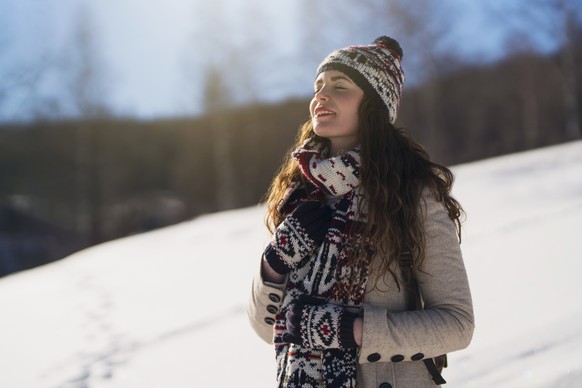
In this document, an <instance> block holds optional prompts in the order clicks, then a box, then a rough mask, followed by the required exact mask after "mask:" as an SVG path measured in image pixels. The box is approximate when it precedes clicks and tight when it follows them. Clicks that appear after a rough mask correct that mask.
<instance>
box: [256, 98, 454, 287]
mask: <svg viewBox="0 0 582 388" xmlns="http://www.w3.org/2000/svg"><path fill="white" fill-rule="evenodd" d="M358 123H359V124H358V136H359V141H360V152H361V166H360V169H361V170H360V187H361V188H363V193H364V198H365V201H363V202H364V203H365V204H366V206H367V209H365V210H367V223H366V224H365V225H364V226H363V228H362V229H360V230H358V233H361V235H360V238H359V239H358V241H359V242H363V241H367V242H369V244H370V245H371V247H372V248H373V249H374V251H375V252H376V253H377V254H380V258H381V266H380V268H379V272H380V273H379V275H380V276H378V277H381V276H383V275H384V274H386V273H390V274H391V275H392V276H393V277H394V279H395V280H396V283H397V284H399V282H398V278H397V276H396V274H395V273H394V271H393V268H394V266H393V264H402V263H401V257H403V255H405V254H406V253H407V252H409V253H410V254H411V255H412V256H413V263H414V264H413V265H414V266H415V267H416V268H417V269H419V270H422V263H423V261H424V257H425V236H424V229H423V214H422V211H421V209H422V206H421V197H422V192H423V190H429V191H430V193H431V194H432V195H433V196H434V197H435V198H436V199H437V200H438V201H440V202H442V203H443V204H444V206H445V208H446V210H447V212H448V215H449V218H450V219H451V220H452V221H453V222H454V223H455V226H456V229H457V235H458V238H459V243H460V241H461V217H462V215H463V214H464V213H463V209H462V208H461V205H460V204H459V203H458V202H457V201H456V200H455V199H454V198H453V197H452V196H451V188H452V185H453V180H454V177H453V174H452V172H451V171H450V170H449V169H448V168H447V167H445V166H443V165H440V164H438V163H435V162H433V161H431V160H430V157H429V155H428V154H427V152H426V151H425V150H424V149H423V147H422V146H421V145H420V144H418V143H417V142H415V141H414V140H413V139H412V138H411V136H410V134H409V133H408V131H406V130H405V129H402V128H396V127H395V126H393V125H392V124H391V123H390V122H389V120H388V111H387V110H386V108H385V107H384V106H383V105H380V104H378V103H377V101H376V100H374V99H371V98H369V97H368V96H367V95H365V96H364V98H363V100H362V103H361V104H360V107H359V111H358ZM308 138H314V139H316V140H317V141H318V142H320V143H321V144H322V145H323V146H324V149H327V150H329V144H330V143H329V140H327V139H325V138H321V137H318V136H317V135H316V134H315V132H314V131H313V124H312V122H311V120H308V121H307V122H306V123H305V124H303V125H302V126H301V128H300V129H299V132H298V135H297V138H296V141H295V144H294V145H293V146H292V147H291V150H293V149H295V148H297V147H298V146H300V145H301V144H303V142H304V141H305V140H306V139H308ZM291 150H290V151H291ZM290 154H291V152H288V153H287V154H286V157H285V159H284V161H283V164H282V166H281V168H280V170H279V172H278V173H277V175H276V176H275V179H274V180H273V182H272V183H271V186H270V188H269V191H268V193H267V196H266V204H267V214H266V217H265V223H266V225H267V227H268V228H269V230H270V231H271V232H273V231H274V228H275V226H277V225H279V223H281V222H282V221H283V219H284V218H285V217H286V214H283V213H282V212H281V211H280V210H279V206H278V205H279V204H280V202H281V200H282V199H283V196H284V194H285V191H286V189H287V188H288V187H289V185H290V184H291V183H292V182H295V181H299V182H304V180H303V176H302V174H301V172H300V170H299V166H298V164H297V162H296V161H295V160H294V159H293V158H292V157H291V155H290ZM354 251H356V252H357V251H360V250H357V249H356V250H354ZM353 259H355V260H357V259H358V258H357V257H355V258H353ZM399 287H400V286H399Z"/></svg>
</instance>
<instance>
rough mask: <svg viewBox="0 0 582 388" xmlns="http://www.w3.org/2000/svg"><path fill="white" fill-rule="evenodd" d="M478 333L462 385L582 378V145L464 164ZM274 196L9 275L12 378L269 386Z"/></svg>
mask: <svg viewBox="0 0 582 388" xmlns="http://www.w3.org/2000/svg"><path fill="white" fill-rule="evenodd" d="M454 172H455V173H456V175H457V183H456V186H455V195H456V197H457V198H458V199H459V200H460V201H461V203H462V204H463V205H464V207H465V209H466V211H467V214H468V220H467V222H466V223H465V227H464V235H463V243H462V248H463V252H464V256H465V261H466V265H467V270H468V272H469V278H470V281H471V286H472V292H473V299H474V304H475V311H476V320H477V329H476V331H475V336H474V340H473V343H472V344H471V346H470V347H469V348H468V349H466V350H464V351H461V352H457V353H453V354H451V355H450V358H449V362H450V367H449V368H448V369H447V370H445V378H446V379H447V380H448V381H449V383H448V384H447V386H448V387H491V386H497V387H574V386H581V385H582V383H580V381H582V364H580V360H581V359H582V325H580V322H581V321H582V303H580V297H579V295H578V287H577V283H578V281H579V278H580V276H581V275H582V260H581V259H582V248H581V247H582V245H581V243H580V230H582V141H577V142H572V143H569V144H564V145H560V146H555V147H550V148H545V149H541V150H536V151H531V152H527V153H522V154H515V155H510V156H505V157H500V158H495V159H490V160H486V161H482V162H477V163H472V164H467V165H462V166H457V167H456V168H454ZM263 212H264V209H263V208H261V207H257V208H248V209H241V210H236V211H230V212H223V213H218V214H214V215H209V216H205V217H200V218H198V219H196V220H193V221H190V222H185V223H182V224H179V225H175V226H172V227H168V228H165V229H162V230H158V231H154V232H151V233H147V234H143V235H138V236H133V237H130V238H125V239H121V240H117V241H113V242H109V243H106V244H103V245H100V246H97V247H93V248H90V249H87V250H85V251H82V252H79V253H76V254H74V255H72V256H70V257H68V258H66V259H64V260H62V261H60V262H57V263H54V264H51V265H47V266H45V267H42V268H38V269H34V270H30V271H27V272H24V273H20V274H16V275H13V276H9V277H7V278H4V279H1V280H0V314H1V319H0V322H1V323H0V365H2V368H1V372H0V387H2V388H56V387H61V388H73V387H75V388H76V387H78V388H81V387H90V388H105V387H107V388H110V387H116V388H134V387H135V388H154V387H155V388H166V387H171V388H174V387H177V388H180V387H233V386H237V387H270V386H273V379H274V370H275V365H274V361H273V352H272V349H271V347H270V346H268V345H266V344H264V343H262V342H261V341H260V340H259V339H258V338H257V337H255V335H254V333H253V332H252V330H251V328H250V326H249V325H248V323H247V321H246V317H245V312H244V308H245V304H246V300H247V297H248V294H249V289H250V281H251V277H252V274H253V272H254V270H255V269H256V267H257V266H258V259H259V255H260V253H261V251H262V249H263V246H264V245H265V244H266V243H267V241H268V235H267V233H266V231H265V228H264V226H263V223H262V221H263Z"/></svg>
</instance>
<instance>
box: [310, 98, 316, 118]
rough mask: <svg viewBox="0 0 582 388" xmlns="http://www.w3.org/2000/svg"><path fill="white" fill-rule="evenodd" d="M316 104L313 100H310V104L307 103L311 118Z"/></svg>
mask: <svg viewBox="0 0 582 388" xmlns="http://www.w3.org/2000/svg"><path fill="white" fill-rule="evenodd" d="M316 104H317V102H316V101H315V98H312V99H311V102H310V103H309V114H310V115H311V117H313V110H314V109H315V105H316Z"/></svg>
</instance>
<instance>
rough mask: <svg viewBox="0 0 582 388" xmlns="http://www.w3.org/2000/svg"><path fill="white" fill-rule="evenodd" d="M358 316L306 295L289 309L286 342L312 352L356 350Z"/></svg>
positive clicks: (284, 337)
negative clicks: (356, 321) (355, 337)
mask: <svg viewBox="0 0 582 388" xmlns="http://www.w3.org/2000/svg"><path fill="white" fill-rule="evenodd" d="M357 317H358V315H357V314H354V313H350V312H349V311H347V310H346V309H344V308H343V307H341V306H337V305H335V304H331V303H325V301H323V300H321V299H317V298H314V297H310V296H306V295H302V296H300V297H299V299H297V300H295V301H293V302H291V304H290V305H289V307H288V309H287V314H286V319H287V323H286V326H287V327H286V332H285V334H284V335H283V339H284V340H285V341H287V342H291V343H294V344H297V345H301V346H302V347H304V348H308V349H316V350H323V349H346V348H355V347H357V346H358V345H357V344H356V340H355V339H354V320H355V319H356V318H357Z"/></svg>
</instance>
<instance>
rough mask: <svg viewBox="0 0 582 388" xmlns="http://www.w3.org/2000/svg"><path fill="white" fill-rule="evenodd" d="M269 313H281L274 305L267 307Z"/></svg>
mask: <svg viewBox="0 0 582 388" xmlns="http://www.w3.org/2000/svg"><path fill="white" fill-rule="evenodd" d="M267 311H268V312H270V313H271V314H277V311H279V309H278V308H277V306H273V305H272V304H270V305H268V306H267Z"/></svg>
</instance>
